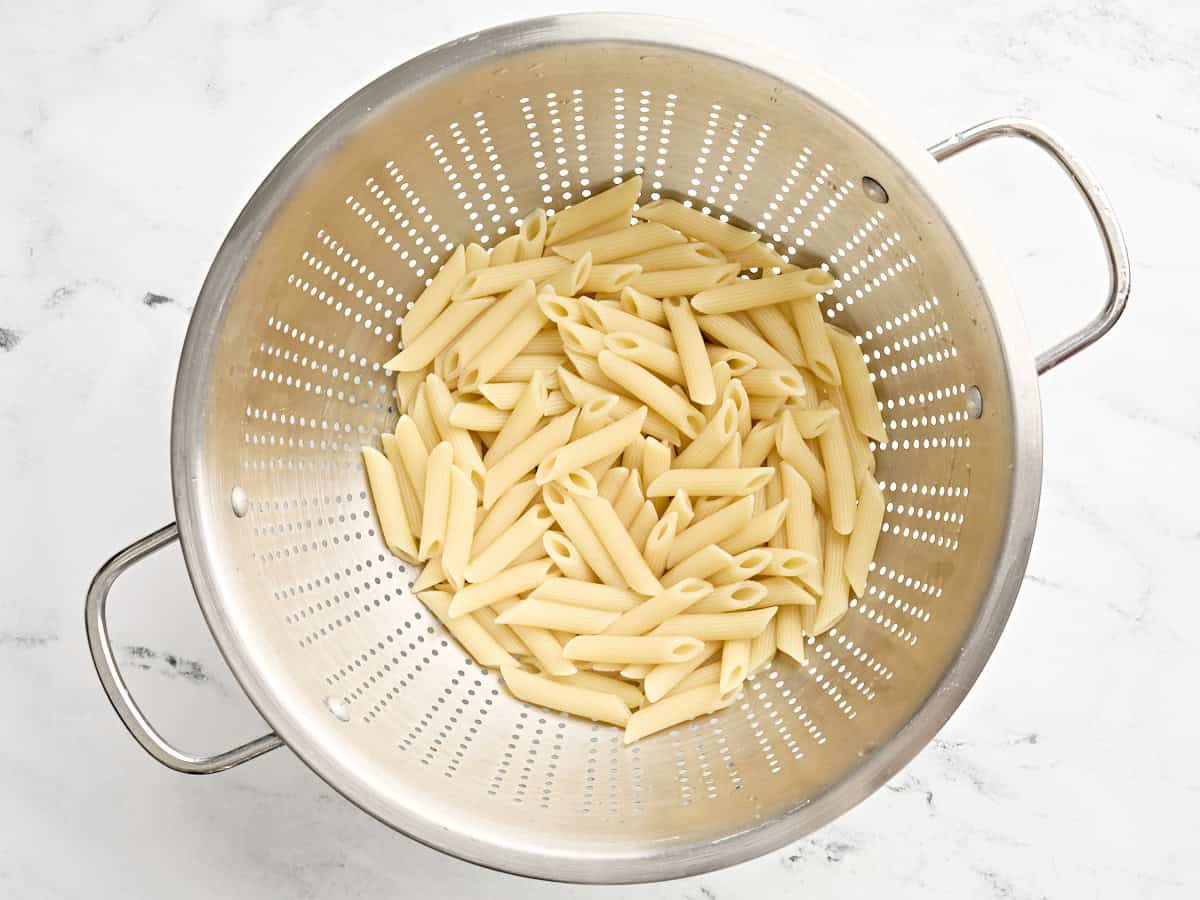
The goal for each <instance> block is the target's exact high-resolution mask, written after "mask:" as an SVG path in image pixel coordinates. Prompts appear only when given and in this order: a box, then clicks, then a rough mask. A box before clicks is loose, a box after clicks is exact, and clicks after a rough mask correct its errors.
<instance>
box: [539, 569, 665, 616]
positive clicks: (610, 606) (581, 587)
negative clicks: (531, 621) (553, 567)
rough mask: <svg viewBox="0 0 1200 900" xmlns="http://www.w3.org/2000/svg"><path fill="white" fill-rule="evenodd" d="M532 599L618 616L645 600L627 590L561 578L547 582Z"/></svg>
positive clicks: (584, 580)
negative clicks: (613, 613) (617, 614)
mask: <svg viewBox="0 0 1200 900" xmlns="http://www.w3.org/2000/svg"><path fill="white" fill-rule="evenodd" d="M529 596H530V597H533V598H536V599H538V600H545V601H547V602H549V603H565V604H569V605H571V606H582V607H585V608H587V609H598V610H601V611H603V612H615V613H623V612H627V611H628V610H631V609H633V608H634V607H635V606H637V605H638V604H639V603H641V602H643V601H644V600H645V597H643V596H642V595H641V594H638V593H637V592H636V591H631V590H628V589H626V588H616V587H612V586H611V585H607V584H597V583H596V582H594V581H590V580H588V579H579V578H563V577H557V576H556V577H551V578H547V579H546V580H545V581H543V582H542V583H541V584H539V585H538V586H537V587H536V588H534V589H533V592H532V593H531V594H530V595H529Z"/></svg>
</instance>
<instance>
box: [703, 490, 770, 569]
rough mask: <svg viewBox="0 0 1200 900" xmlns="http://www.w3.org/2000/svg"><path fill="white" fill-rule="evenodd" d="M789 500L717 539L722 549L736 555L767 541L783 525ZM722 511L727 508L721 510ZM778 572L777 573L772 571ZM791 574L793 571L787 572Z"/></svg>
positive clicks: (710, 519) (714, 516)
mask: <svg viewBox="0 0 1200 900" xmlns="http://www.w3.org/2000/svg"><path fill="white" fill-rule="evenodd" d="M787 508H788V501H787V500H781V501H779V502H778V503H776V504H775V505H774V506H772V507H770V508H769V509H766V510H763V511H762V512H760V513H758V514H756V515H754V516H752V517H751V518H750V519H749V521H747V522H746V523H745V524H744V525H743V526H742V527H741V528H739V529H738V530H737V531H735V532H734V533H733V534H731V535H730V536H729V537H727V538H725V539H724V540H721V541H717V542H716V543H719V544H720V545H721V549H722V550H724V551H725V552H727V553H729V554H732V555H734V556H736V555H737V554H739V553H744V552H745V551H747V550H750V549H752V548H754V547H758V546H760V545H761V544H765V543H767V541H769V540H770V539H771V538H772V537H774V536H775V534H776V533H777V532H778V531H779V529H780V528H782V527H783V520H784V517H785V516H786V515H787ZM721 512H722V513H723V512H725V510H722V511H721ZM719 515H721V513H716V514H714V515H712V516H710V517H709V518H707V519H705V520H704V521H705V522H711V521H712V520H713V519H715V518H716V517H717V516H719ZM771 574H776V573H771ZM787 574H791V573H787Z"/></svg>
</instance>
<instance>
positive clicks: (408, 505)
mask: <svg viewBox="0 0 1200 900" xmlns="http://www.w3.org/2000/svg"><path fill="white" fill-rule="evenodd" d="M379 439H380V441H381V442H382V444H383V455H384V456H386V457H387V458H388V462H390V463H391V464H392V469H393V470H394V471H395V473H396V487H398V488H399V489H400V502H401V503H402V504H403V505H404V517H405V518H406V519H407V520H408V522H409V524H411V525H412V526H413V528H414V531H416V530H418V529H419V528H420V526H421V499H422V498H421V497H420V495H418V494H417V489H416V488H415V487H414V486H413V483H412V481H411V479H410V478H409V477H408V471H407V470H406V468H405V465H404V459H403V455H402V453H401V449H400V443H399V442H398V441H397V440H396V436H395V435H393V434H382V435H380V438H379ZM422 452H424V450H423V449H422Z"/></svg>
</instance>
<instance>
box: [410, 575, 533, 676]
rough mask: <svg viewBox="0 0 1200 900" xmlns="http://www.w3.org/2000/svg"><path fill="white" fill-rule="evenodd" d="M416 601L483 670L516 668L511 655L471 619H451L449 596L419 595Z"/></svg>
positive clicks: (463, 617)
mask: <svg viewBox="0 0 1200 900" xmlns="http://www.w3.org/2000/svg"><path fill="white" fill-rule="evenodd" d="M417 599H419V600H420V601H421V602H422V603H423V604H425V606H426V607H427V608H428V609H429V611H430V612H432V613H433V614H434V615H435V616H436V617H437V619H438V621H439V622H441V623H442V625H444V626H445V627H446V630H447V631H449V632H450V634H451V635H452V636H453V637H454V639H455V640H456V641H458V642H459V643H460V644H462V646H463V649H464V650H466V651H467V652H468V653H469V654H471V657H472V658H473V659H474V660H475V662H477V663H479V665H480V666H481V667H482V668H485V669H498V668H500V667H501V666H514V665H516V660H515V659H513V658H512V656H511V654H509V652H508V651H507V650H505V649H504V648H503V647H502V646H500V644H499V642H497V641H496V639H495V638H494V637H492V635H491V634H490V633H489V632H488V630H487V629H486V628H484V627H483V625H482V624H481V623H480V622H478V621H477V620H476V619H475V617H474V616H470V615H466V616H460V617H458V618H452V617H451V616H450V613H449V610H450V595H449V594H447V593H446V592H444V591H421V592H420V593H418V594H417Z"/></svg>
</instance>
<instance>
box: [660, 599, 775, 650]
mask: <svg viewBox="0 0 1200 900" xmlns="http://www.w3.org/2000/svg"><path fill="white" fill-rule="evenodd" d="M775 612H776V608H775V607H774V606H771V607H768V608H766V609H750V610H746V611H744V612H731V613H684V614H682V615H678V616H675V617H673V618H670V619H667V620H666V621H665V622H663V623H662V624H661V625H659V626H658V627H657V628H655V629H654V632H653V634H654V635H688V636H690V637H694V638H699V639H700V640H704V641H736V640H741V639H744V638H754V637H757V636H758V634H759V633H760V632H761V631H762V630H763V629H764V628H766V627H767V623H768V622H770V621H771V619H772V618H774V616H775ZM697 643H699V642H697Z"/></svg>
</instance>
